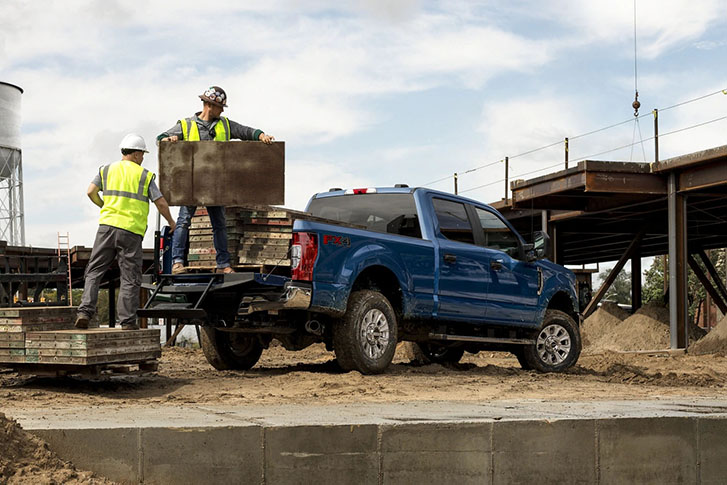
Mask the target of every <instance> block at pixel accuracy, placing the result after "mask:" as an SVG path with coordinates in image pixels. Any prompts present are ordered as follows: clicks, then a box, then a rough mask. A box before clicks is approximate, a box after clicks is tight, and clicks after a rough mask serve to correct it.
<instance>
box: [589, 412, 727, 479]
mask: <svg viewBox="0 0 727 485" xmlns="http://www.w3.org/2000/svg"><path fill="white" fill-rule="evenodd" d="M697 425H698V423H697V418H691V417H690V418H684V417H671V416H669V417H661V418H641V419H636V418H628V419H603V420H599V421H598V424H597V430H596V432H597V437H598V448H599V471H600V476H599V480H598V481H599V483H602V484H611V483H612V484H622V483H654V484H668V483H697V456H698V453H697V432H698V427H697ZM725 451H726V450H723V453H724V452H725Z"/></svg>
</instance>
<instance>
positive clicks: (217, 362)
mask: <svg viewBox="0 0 727 485" xmlns="http://www.w3.org/2000/svg"><path fill="white" fill-rule="evenodd" d="M200 330H201V332H200V337H202V342H201V344H202V351H203V352H204V356H205V357H206V358H207V362H209V363H210V364H211V365H212V367H214V368H215V369H217V370H248V369H251V368H252V367H253V366H254V365H255V364H257V361H258V360H259V359H260V355H261V354H262V353H263V347H262V345H260V342H259V341H258V339H257V337H254V336H248V335H242V334H239V333H234V332H221V331H219V330H217V329H216V328H214V327H207V326H205V327H201V328H200Z"/></svg>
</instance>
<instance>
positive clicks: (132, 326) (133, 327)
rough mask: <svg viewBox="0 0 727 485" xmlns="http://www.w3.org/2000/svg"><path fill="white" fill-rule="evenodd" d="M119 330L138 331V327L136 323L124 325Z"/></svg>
mask: <svg viewBox="0 0 727 485" xmlns="http://www.w3.org/2000/svg"><path fill="white" fill-rule="evenodd" d="M121 330H139V325H137V324H136V323H125V324H123V325H121Z"/></svg>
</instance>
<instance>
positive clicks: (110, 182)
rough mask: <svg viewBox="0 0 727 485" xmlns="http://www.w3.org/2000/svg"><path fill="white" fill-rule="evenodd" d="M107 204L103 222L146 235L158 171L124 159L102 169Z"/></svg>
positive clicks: (104, 205) (104, 196)
mask: <svg viewBox="0 0 727 485" xmlns="http://www.w3.org/2000/svg"><path fill="white" fill-rule="evenodd" d="M99 171H100V173H101V183H102V184H103V187H101V190H103V207H101V218H100V219H99V221H98V222H99V224H104V225H107V226H114V227H118V228H120V229H125V230H127V231H129V232H133V233H134V234H138V235H140V236H142V237H143V236H144V233H145V232H146V222H147V216H148V215H149V185H150V184H151V181H152V179H153V178H154V174H151V173H150V172H149V171H148V170H147V169H145V168H141V166H140V165H139V164H137V163H134V162H132V161H129V160H121V161H118V162H114V163H112V164H110V165H104V166H103V167H101V168H100V169H99Z"/></svg>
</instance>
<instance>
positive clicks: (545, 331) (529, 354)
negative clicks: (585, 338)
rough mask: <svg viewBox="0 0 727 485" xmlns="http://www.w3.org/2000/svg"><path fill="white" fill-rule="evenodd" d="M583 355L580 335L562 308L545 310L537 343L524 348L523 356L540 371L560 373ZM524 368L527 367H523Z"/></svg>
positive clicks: (536, 338)
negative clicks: (560, 309)
mask: <svg viewBox="0 0 727 485" xmlns="http://www.w3.org/2000/svg"><path fill="white" fill-rule="evenodd" d="M580 354H581V334H580V332H579V330H578V325H576V322H575V321H574V320H573V318H572V317H571V316H570V315H568V314H567V313H565V312H561V311H559V310H546V311H545V318H543V323H542V324H541V325H540V329H538V331H537V333H536V334H535V343H534V344H532V345H526V346H525V347H524V348H523V358H524V360H525V363H526V364H527V365H528V366H530V368H531V369H535V370H536V371H538V372H561V371H564V370H566V369H568V368H569V367H571V366H573V365H574V364H575V363H576V361H577V360H578V356H579V355H580ZM523 368H525V367H523Z"/></svg>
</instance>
